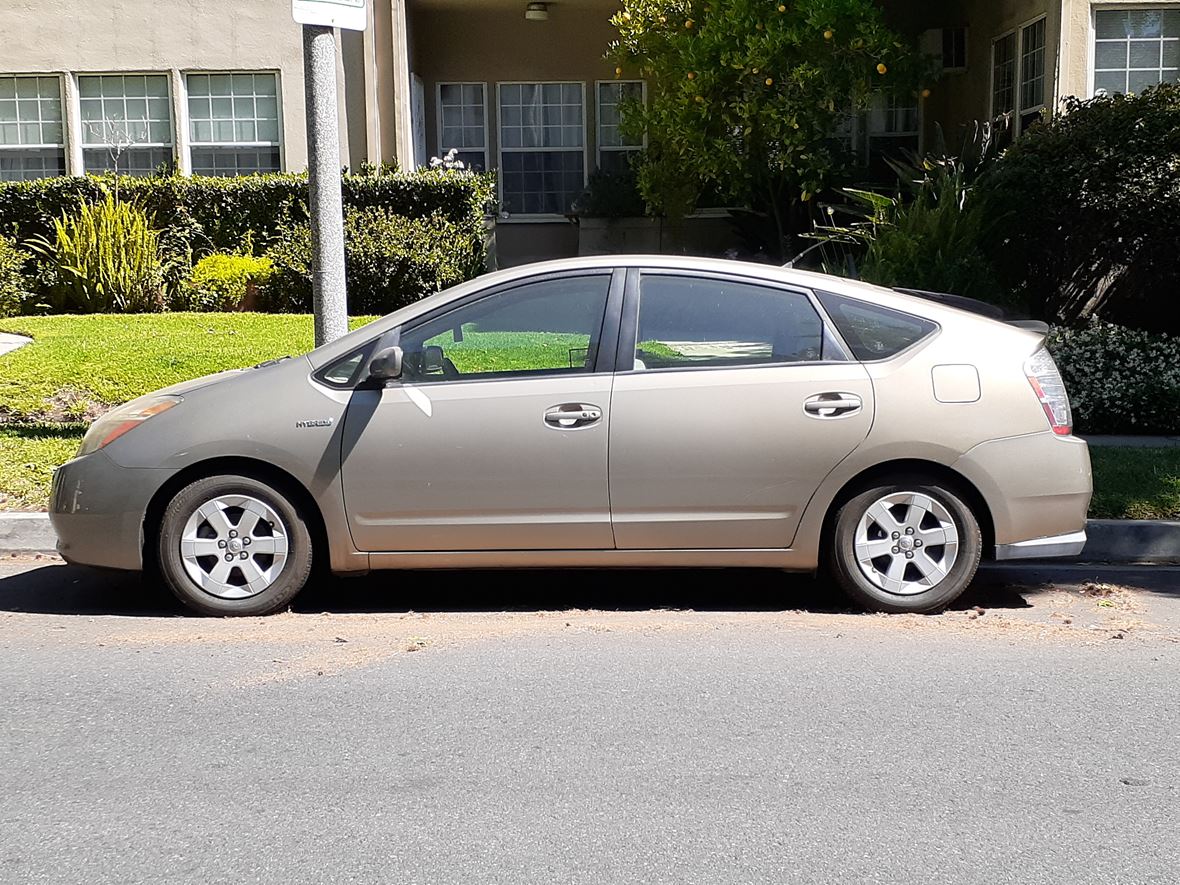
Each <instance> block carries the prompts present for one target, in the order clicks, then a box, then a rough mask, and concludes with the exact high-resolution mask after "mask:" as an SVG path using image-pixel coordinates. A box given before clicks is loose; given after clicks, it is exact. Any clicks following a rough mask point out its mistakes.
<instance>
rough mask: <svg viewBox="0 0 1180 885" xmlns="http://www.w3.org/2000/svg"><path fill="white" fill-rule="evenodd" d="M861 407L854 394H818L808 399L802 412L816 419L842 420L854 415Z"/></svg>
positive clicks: (857, 397)
mask: <svg viewBox="0 0 1180 885" xmlns="http://www.w3.org/2000/svg"><path fill="white" fill-rule="evenodd" d="M863 405H864V404H863V403H862V402H861V399H860V397H859V396H857V395H856V394H855V393H820V394H817V395H816V396H812V397H808V398H807V399H806V400H805V401H804V403H803V410H804V411H805V412H807V414H809V415H812V416H814V417H816V418H843V417H845V416H847V415H855V414H856V413H857V412H859V411H860V410H861V408H862V407H863Z"/></svg>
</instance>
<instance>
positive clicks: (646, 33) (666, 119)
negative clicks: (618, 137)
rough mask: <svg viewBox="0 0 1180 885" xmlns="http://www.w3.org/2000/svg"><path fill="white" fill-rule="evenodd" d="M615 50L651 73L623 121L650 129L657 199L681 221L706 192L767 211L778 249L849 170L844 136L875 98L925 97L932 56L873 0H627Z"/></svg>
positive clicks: (646, 165) (644, 181)
mask: <svg viewBox="0 0 1180 885" xmlns="http://www.w3.org/2000/svg"><path fill="white" fill-rule="evenodd" d="M611 23H612V24H613V25H614V26H615V27H616V28H617V29H618V39H616V40H614V41H613V42H612V43H611V45H610V48H609V49H608V51H607V57H608V58H609V59H611V60H612V61H614V62H615V64H617V65H618V67H617V68H616V69H615V73H616V76H619V77H622V76H625V75H631V74H632V73H633V72H637V73H638V74H639V75H640V76H642V77H643V78H644V79H645V80H646V81H647V83H648V92H649V95H648V101H647V103H646V104H640V103H639V102H633V103H630V104H625V105H624V106H623V125H624V128H625V129H626V130H629V131H630V132H631V133H633V134H638V133H641V132H643V133H646V135H647V143H648V149H647V150H646V151H645V152H644V154H643V155H642V157H641V158H639V159H638V161H637V168H636V172H637V178H638V182H639V189H640V192H641V194H642V195H643V198H644V200H645V201H646V202H647V204H648V207H649V208H650V209H651V210H652V211H654V212H659V213H664V214H667V215H671V216H673V217H675V216H680V215H683V214H685V213H686V212H689V211H691V210H692V209H693V208H694V207H695V205H696V201H697V199H698V198H699V197H700V195H701V194H702V192H704V191H708V192H709V193H711V194H715V195H717V196H719V197H720V198H722V199H724V200H727V201H732V202H734V203H737V204H741V205H746V206H749V207H751V208H753V209H756V210H758V211H761V212H765V213H767V214H768V215H769V216H771V217H772V218H773V220H774V223H775V231H776V234H777V240H778V242H777V246H778V249H777V250H776V251H779V252H781V251H782V250H784V249H785V248H786V247H787V246H788V245H789V238H790V236H791V234H792V232H793V231H792V227H793V225H792V221H791V219H792V217H793V216H794V215H795V211H794V210H795V209H796V207H797V206H798V204H799V203H806V202H807V201H809V200H810V199H811V197H812V195H813V194H815V193H817V192H818V191H820V190H821V189H822V188H824V187H825V186H827V184H828V183H829V181H830V180H831V179H832V178H833V176H834V175H835V174H836V173H837V172H838V171H839V170H840V169H841V167H842V166H843V165H844V155H845V153H846V152H845V151H844V150H843V148H842V147H841V145H840V144H839V141H838V140H837V139H836V138H835V137H834V134H835V131H836V128H837V126H838V124H839V122H840V120H841V118H842V117H843V115H845V114H848V113H849V112H854V111H858V110H862V109H864V108H865V107H867V105H868V104H869V102H870V99H871V97H872V96H873V95H874V93H878V92H885V93H894V94H898V95H907V96H910V97H912V96H913V95H914V94H915V92H916V90H917V88H918V83H919V80H920V78H921V76H922V69H923V68H924V66H925V63H924V61H923V57H922V56H921V54H920V53H919V52H918V51H917V50H916V48H915V47H914V46H913V44H912V42H910V41H907V40H906V39H904V38H902V37H901V36H900V35H898V34H897V33H895V32H894V31H892V30H891V29H890V28H889V27H888V26H887V25H886V24H885V21H884V17H883V14H882V11H881V9H880V7H878V6H877V5H876V4H875V3H874V2H873V0H623V2H622V9H620V10H619V11H618V12H617V13H616V14H615V15H614V16H613V17H612V18H611Z"/></svg>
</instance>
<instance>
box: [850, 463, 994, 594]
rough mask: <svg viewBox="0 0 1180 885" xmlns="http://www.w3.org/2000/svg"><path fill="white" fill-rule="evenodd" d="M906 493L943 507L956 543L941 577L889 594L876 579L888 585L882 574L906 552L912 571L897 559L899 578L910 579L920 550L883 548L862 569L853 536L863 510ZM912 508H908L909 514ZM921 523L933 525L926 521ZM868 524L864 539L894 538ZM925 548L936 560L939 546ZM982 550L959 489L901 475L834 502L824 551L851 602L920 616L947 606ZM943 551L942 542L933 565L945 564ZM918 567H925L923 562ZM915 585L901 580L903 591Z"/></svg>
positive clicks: (971, 574) (963, 587)
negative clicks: (837, 506)
mask: <svg viewBox="0 0 1180 885" xmlns="http://www.w3.org/2000/svg"><path fill="white" fill-rule="evenodd" d="M907 494H917V495H922V496H926V497H927V498H929V499H930V500H932V501H934V502H937V504H940V505H941V507H942V508H944V510H943V512H944V513H945V514H946V515H948V516H949V517H950V522H951V523H953V524H954V527H955V529H956V531H957V534H958V538H957V543H958V546H957V550H955V551H954V560H953V563H952V564H951V565H950V568H949V569H948V570H947V571H946V574H945V576H943V577H941V578H939V579H937V580H935V579H933V578H930V577H929V576H927V580H928V581H930V582H931V586H930V587H929V588H928V589H925V590H921V591H920V592H906V593H902V592H890V590H889V589H887V588H886V587H882V586H879V585H878V583H877V582H881V583H889V581H888V579H887V577H886V575H887V573H888V567H889V565H891V564H892V563H893V562H894V561H895V560H898V559H899V557H902V558H905V557H906V553H907V552H909V553H912V554H913V556H911V557H909V559H910V561H911V563H913V569H911V567H910V565H906V564H904V562H903V566H904V568H905V571H904V572H903V580H904V579H905V578H906V577H910V576H913V577H915V578H916V577H917V576H918V575H919V574H920V572H919V571H917V570H916V569H918V566H919V564H920V563H914V562H913V560H914V559H915V558H916V557H917V556H920V555H926V554H923V551H921V550H920V549H919V550H911V551H906V550H904V549H903V548H901V547H898V548H897V549H898V550H899V553H898V554H894V553H893V550H892V548H889V549H886V550H885V551H884V557H883V558H881V559H875V560H872V561H871V562H869V563H868V564H867V565H866V566H864V567H863V568H862V565H861V563H860V562H859V561H858V559H857V553H856V535H857V530H858V528H859V526H860V524H861V520H862V519H867V518H868V517H867V516H866V514H867V513H868V511H869V508H871V507H873V505H874V504H875V503H877V502H879V501H882V499H885V498H887V497H888V496H891V495H900V496H903V497H904V496H905V495H907ZM920 509H921V508H919V510H920ZM890 512H891V513H893V514H896V513H908V508H907V507H906V505H904V504H901V505H897V507H896V508H895V509H893V510H891V511H890ZM918 512H919V511H914V513H918ZM930 518H931V519H932V520H934V519H940V518H941V517H936V516H935V515H934V514H931V517H930ZM924 524H925V525H933V523H932V522H927V523H924ZM871 528H872V530H873V531H872V532H871V533H870V532H866V534H865V537H866V539H868V538H872V539H874V540H877V541H878V542H879V543H882V544H888V542H889V541H890V540H891V539H892V538H893V537H894V535H893V533H892V532H888V533H882V532H881V529H880V527H879V523H876V522H875V521H874V522H873V524H872V526H871ZM906 531H907V529H905V528H904V527H899V534H903V535H904V533H905V532H906ZM881 535H883V536H881ZM878 536H880V537H878ZM913 537H914V536H913V533H910V540H909V541H908V543H909V544H913V543H914V541H913ZM898 542H899V543H902V544H904V543H907V542H905V541H901V540H900V538H899V539H898ZM928 549H929V550H931V551H934V553H933V555H932V556H931V560H932V561H936V558H937V557H938V556H939V555H940V548H939V547H938V545H936V544H931V545H930V546H929V548H928ZM982 552H983V538H982V535H981V533H980V530H979V521H978V519H976V517H975V514H974V513H973V512H972V510H971V508H970V507H969V506H968V505H967V504H965V503H964V501H963V499H962V497H961V496H960V493H958V492H957V491H955V490H953V489H952V488H950V487H948V486H947V485H945V484H943V483H941V482H938V481H934V480H931V479H930V478H928V477H921V476H902V477H897V478H896V479H893V480H883V481H878V482H875V483H873V485H872V487H871V488H865V489H864V491H862V492H859V493H857V494H856V495H855V496H854V497H852V498H850V499H849V500H847V501H846V502H844V504H842V505H841V506H840V509H839V510H838V511H836V515H835V524H834V526H833V531H832V535H831V545H830V547H829V550H828V568H829V571H830V572H831V574H832V576H833V577H834V578H835V579H836V582H837V583H838V584H839V585H840V587H841V589H842V590H843V591H844V592H845V593H846V594H847V595H848V596H849V597H850V598H851V599H852V601H853V602H855V603H856V604H857V605H859V606H862V607H863V608H866V609H868V610H870V611H877V612H891V613H903V612H910V613H918V614H926V613H929V612H936V611H940V610H941V609H943V608H945V607H946V606H948V605H950V604H951V603H952V602H954V601H955V600H956V599H957V598H958V597H959V596H960V595H961V594H962V593H963V591H964V590H966V589H967V586H968V585H969V584H970V583H971V580H972V578H974V577H975V571H976V569H977V568H978V567H979V558H980V556H981V554H982ZM947 553H948V547H947V545H943V546H942V548H941V555H942V556H943V557H944V558H943V559H942V561H941V562H938V563H937V565H938V567H939V568H941V567H942V566H944V565H945V564H946V562H947V559H946V556H947ZM923 562H925V561H923ZM923 567H924V568H928V567H929V563H926V564H925V565H923ZM867 571H871V572H872V574H873V576H874V577H872V578H870V576H869V574H866V572H867ZM917 583H919V582H918V581H907V585H908V588H907V589H909V590H913V589H914V587H913V585H914V584H917Z"/></svg>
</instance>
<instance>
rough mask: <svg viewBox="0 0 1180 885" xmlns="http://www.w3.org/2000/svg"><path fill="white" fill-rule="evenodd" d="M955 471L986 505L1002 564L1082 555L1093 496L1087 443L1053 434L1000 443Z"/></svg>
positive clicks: (969, 456)
mask: <svg viewBox="0 0 1180 885" xmlns="http://www.w3.org/2000/svg"><path fill="white" fill-rule="evenodd" d="M952 466H953V467H954V469H955V470H957V471H958V472H959V473H961V474H962V475H963V476H965V477H966V478H967V479H968V480H970V482H971V483H972V484H973V485H974V486H975V488H976V489H978V490H979V492H980V494H982V495H983V498H984V501H985V502H986V503H987V507H988V510H989V511H990V514H991V517H992V528H993V529H994V531H995V538H994V541H995V545H996V558H997V559H1031V558H1039V557H1043V556H1045V557H1048V556H1071V555H1075V554H1077V553H1078V552H1080V551H1081V546H1082V545H1084V544H1085V542H1086V536H1085V531H1086V515H1087V511H1088V510H1089V506H1090V494H1091V491H1092V484H1091V478H1090V453H1089V450H1088V449H1087V448H1086V444H1085V442H1083V441H1082V440H1080V439H1078V438H1077V437H1074V436H1057V435H1056V434H1054V433H1053V432H1052V431H1046V432H1044V433H1034V434H1028V435H1025V436H1014V437H1007V438H1003V439H995V440H990V441H988V442H986V443H982V444H980V445H978V446H976V447H975V448H973V449H972V450H971V451H969V452H967V453H966V454H965V455H963V457H962V458H960V459H959V460H958V461H957V462H956V463H955V464H953V465H952Z"/></svg>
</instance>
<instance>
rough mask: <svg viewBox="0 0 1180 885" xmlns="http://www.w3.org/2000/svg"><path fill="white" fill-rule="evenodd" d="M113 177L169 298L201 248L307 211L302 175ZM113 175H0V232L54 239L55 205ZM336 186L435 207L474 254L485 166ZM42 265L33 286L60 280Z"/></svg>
mask: <svg viewBox="0 0 1180 885" xmlns="http://www.w3.org/2000/svg"><path fill="white" fill-rule="evenodd" d="M118 182H119V193H120V197H121V198H122V199H124V200H129V201H132V202H134V203H135V205H137V206H139V207H141V208H142V209H143V210H144V212H146V213H147V215H148V216H149V217H152V218H153V219H154V220H155V225H156V227H157V228H158V229H159V231H160V235H159V248H160V255H161V260H162V265H163V281H164V285H165V288H166V290H167V292H168V293H170V296H171V299H170V300H172V299H176V300H178V303H179V302H182V301H183V299H184V297H185V296H184V294H183V292H182V291H181V289H182V288H183V284H184V281H185V279H187V278H188V276H189V274H190V271H191V268H192V266H193V264H194V262H196V261H199V259H200V258H202V257H203V256H206V255H210V254H214V253H217V252H221V253H235V252H243V251H252V250H254V249H258V250H260V251H262V250H266V249H267V248H269V247H271V246H272V245H274V244H276V243H278V242H279V241H280V240H281V239H282V238H283V237H285V236H286V235H287V232H289V231H292V230H297V229H299V227H300V226H301V225H305V223H306V221H307V218H308V210H307V176H306V175H286V174H275V175H251V176H245V177H241V178H203V177H198V176H194V177H191V178H182V177H179V176H171V177H167V176H165V177H152V178H131V177H127V176H120V178H119V180H118ZM113 183H114V179H113V178H112V177H110V176H92V175H91V176H83V177H79V178H70V177H59V178H44V179H38V180H35V181H22V182H3V183H0V235H4V234H7V235H9V236H12V237H13V238H14V239H17V240H18V241H30V240H35V241H49V240H54V239H56V236H57V232H56V222H57V220H58V219H60V218H61V217H62V215H63V214H64V213H67V212H72V211H73V210H74V209H75V207H76V206H77V205H78V204H79V201H81V200H84V201H86V202H87V203H96V202H101V201H102V200H104V199H106V198H107V196H108V194H109V193H110V192H111V191H112V190H113ZM343 192H344V204H345V206H346V207H347V208H349V209H353V210H361V209H368V208H381V209H383V210H385V211H386V212H388V213H393V214H397V215H402V216H405V217H407V218H426V217H430V216H435V215H438V216H440V217H442V218H444V219H445V220H446V221H447V223H448V224H450V225H452V226H453V235H454V236H456V237H458V238H459V239H460V240H462V242H463V243H464V248H465V249H468V250H470V252H471V254H472V255H478V256H480V257H481V258H482V255H483V249H484V230H483V219H484V214H485V211H486V210H487V209H488V208H489V207H490V205H491V201H492V197H493V193H494V178H493V177H492V176H490V175H483V174H476V173H473V172H469V171H466V170H457V169H448V168H445V167H440V168H436V169H429V170H419V171H417V172H392V171H388V170H369V171H366V172H365V173H364V174H359V175H345V176H344V181H343ZM43 269H46V270H47V273H46V274H45V275H44V276H43V277H42V276H41V275H38V276H37V277H36V278H35V280H34V283H35V285H34V289H35V291H37V293H38V294H39V295H45V294H46V292H47V290H49V289H53V288H56V287H57V286H58V283H59V279H58V275H57V274H55V273H54V272H53V271H52V268H51V267H50V268H44V267H43ZM474 272H476V271H472V273H474ZM444 275H445V274H444ZM45 300H48V299H47V298H46V299H45Z"/></svg>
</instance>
